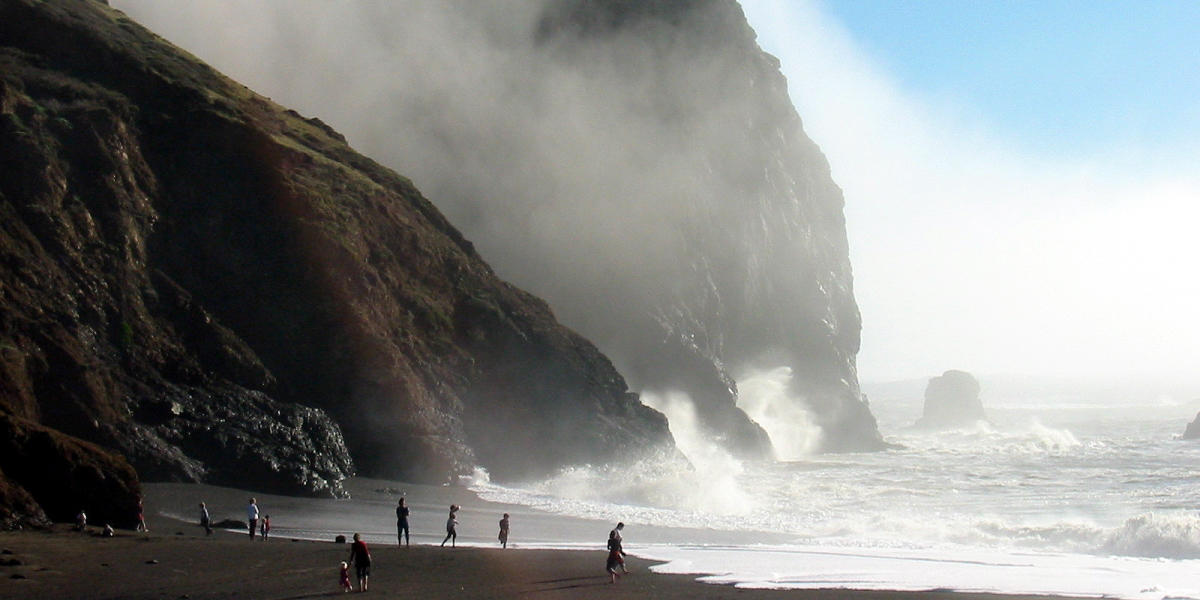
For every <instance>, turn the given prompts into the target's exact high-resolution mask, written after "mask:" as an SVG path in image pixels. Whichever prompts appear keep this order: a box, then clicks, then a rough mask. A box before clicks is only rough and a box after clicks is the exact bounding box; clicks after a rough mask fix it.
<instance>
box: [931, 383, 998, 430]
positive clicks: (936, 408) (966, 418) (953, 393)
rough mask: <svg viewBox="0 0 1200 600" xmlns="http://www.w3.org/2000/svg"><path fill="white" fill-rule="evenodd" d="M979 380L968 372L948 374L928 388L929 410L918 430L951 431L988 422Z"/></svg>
mask: <svg viewBox="0 0 1200 600" xmlns="http://www.w3.org/2000/svg"><path fill="white" fill-rule="evenodd" d="M979 389H980V387H979V380H977V379H975V376H974V375H971V374H970V373H968V372H966V371H954V370H951V371H946V372H945V373H942V375H941V376H940V377H933V378H931V379H930V380H929V385H928V386H926V388H925V409H924V412H923V414H922V415H921V418H920V419H919V420H918V421H917V423H916V427H919V428H922V429H950V428H954V427H962V426H964V425H971V424H973V423H975V422H977V421H982V420H985V419H986V418H987V416H986V415H985V414H984V412H983V402H982V401H981V400H980V399H979Z"/></svg>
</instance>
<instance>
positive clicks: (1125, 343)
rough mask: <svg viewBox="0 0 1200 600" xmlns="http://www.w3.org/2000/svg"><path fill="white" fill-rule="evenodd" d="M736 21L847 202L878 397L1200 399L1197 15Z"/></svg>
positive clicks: (768, 15)
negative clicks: (1119, 391) (955, 385)
mask: <svg viewBox="0 0 1200 600" xmlns="http://www.w3.org/2000/svg"><path fill="white" fill-rule="evenodd" d="M742 4H743V7H744V8H745V11H746V15H747V17H748V19H749V20H750V24H751V26H753V27H754V29H755V31H756V32H757V33H758V36H759V44H760V45H761V46H762V47H763V48H764V49H765V50H766V51H768V52H770V53H772V54H774V55H775V56H777V57H778V58H779V59H780V62H781V69H782V71H783V73H784V75H785V76H787V78H788V87H789V92H790V94H791V96H792V101H793V103H794V104H795V105H796V107H797V112H798V113H799V114H800V116H801V119H802V120H803V123H804V127H805V130H806V132H807V133H808V135H809V136H810V137H812V138H813V140H814V141H815V142H816V143H817V144H818V145H819V146H820V147H821V149H822V150H823V151H824V152H825V154H826V156H827V157H828V158H829V162H830V165H831V168H832V171H833V177H834V180H835V181H836V182H837V183H838V184H839V185H840V186H841V187H842V189H843V191H844V193H845V197H846V218H847V228H848V233H849V239H850V251H851V262H852V264H853V266H854V273H855V295H856V297H857V299H858V302H859V306H860V308H861V310H862V314H863V344H862V351H861V352H860V354H859V369H860V375H861V378H862V379H863V380H864V381H867V382H872V381H886V380H891V379H904V378H920V377H928V376H931V375H936V374H939V373H941V372H942V371H944V370H946V369H965V370H968V371H972V372H975V373H977V374H979V373H982V374H1030V375H1041V376H1056V377H1064V378H1072V379H1089V380H1096V381H1101V382H1108V381H1113V382H1117V381H1121V382H1131V381H1145V380H1147V379H1152V380H1156V381H1164V380H1171V381H1173V382H1177V383H1181V384H1185V385H1189V386H1196V385H1198V384H1200V310H1198V309H1197V307H1198V306H1200V277H1198V276H1197V275H1196V273H1197V271H1198V269H1197V265H1196V260H1197V257H1200V235H1197V231H1196V229H1197V223H1200V169H1198V168H1197V165H1200V43H1198V42H1196V41H1195V39H1194V38H1195V37H1196V36H1195V32H1200V2H1165V1H1146V2H1075V1H1064V0H1045V1H1041V2H1025V1H1017V0H1011V1H1005V2H994V1H980V0H971V1H968V0H962V1H957V2H952V1H947V0H921V1H919V2H907V1H899V0H893V1H886V2H885V1H882V0H879V1H870V2H867V1H855V2H844V1H837V0H742Z"/></svg>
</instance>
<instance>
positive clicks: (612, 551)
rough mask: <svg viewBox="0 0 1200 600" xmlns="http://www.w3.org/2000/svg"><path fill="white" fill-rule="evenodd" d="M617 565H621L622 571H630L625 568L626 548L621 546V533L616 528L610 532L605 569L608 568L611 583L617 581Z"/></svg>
mask: <svg viewBox="0 0 1200 600" xmlns="http://www.w3.org/2000/svg"><path fill="white" fill-rule="evenodd" d="M617 567H621V573H622V574H624V573H628V572H629V571H626V570H625V550H624V549H622V548H621V534H619V533H617V530H616V529H614V530H612V531H610V532H608V563H607V564H606V565H605V567H604V568H605V569H606V570H608V576H609V583H616V582H617Z"/></svg>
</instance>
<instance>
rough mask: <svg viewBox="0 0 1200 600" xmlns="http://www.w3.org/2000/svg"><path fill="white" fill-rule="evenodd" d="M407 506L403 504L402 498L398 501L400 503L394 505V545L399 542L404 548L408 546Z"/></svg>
mask: <svg viewBox="0 0 1200 600" xmlns="http://www.w3.org/2000/svg"><path fill="white" fill-rule="evenodd" d="M408 512H409V511H408V506H407V505H406V504H404V498H401V499H400V503H399V504H397V505H396V545H397V546H399V545H400V543H401V542H403V543H404V545H405V546H407V545H409V544H408Z"/></svg>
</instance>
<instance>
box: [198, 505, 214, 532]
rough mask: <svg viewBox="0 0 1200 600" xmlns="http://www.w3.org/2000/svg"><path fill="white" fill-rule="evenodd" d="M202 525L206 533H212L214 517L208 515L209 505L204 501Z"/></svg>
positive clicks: (201, 513)
mask: <svg viewBox="0 0 1200 600" xmlns="http://www.w3.org/2000/svg"><path fill="white" fill-rule="evenodd" d="M200 526H201V527H203V528H204V535H212V519H210V518H209V516H208V507H207V506H205V505H204V503H203V502H201V503H200Z"/></svg>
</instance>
